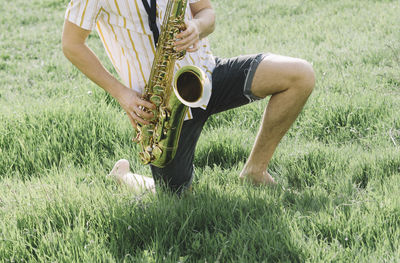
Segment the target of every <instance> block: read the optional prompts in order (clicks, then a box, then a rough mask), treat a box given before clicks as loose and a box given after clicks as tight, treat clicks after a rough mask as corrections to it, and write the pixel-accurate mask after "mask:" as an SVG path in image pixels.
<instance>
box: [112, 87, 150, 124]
mask: <svg viewBox="0 0 400 263" xmlns="http://www.w3.org/2000/svg"><path fill="white" fill-rule="evenodd" d="M115 98H116V99H117V101H118V102H119V104H120V105H121V107H122V108H123V109H124V110H125V112H126V114H127V115H128V118H129V121H130V122H131V124H132V126H133V128H135V129H136V128H137V123H141V124H149V123H150V122H149V120H151V119H152V118H153V117H154V115H153V113H152V112H151V110H154V109H156V106H155V105H154V104H152V103H150V102H148V101H146V100H144V99H142V96H141V94H140V93H139V92H137V91H134V90H133V89H130V88H127V87H125V86H123V87H121V88H120V89H119V92H118V94H117V95H116V96H115Z"/></svg>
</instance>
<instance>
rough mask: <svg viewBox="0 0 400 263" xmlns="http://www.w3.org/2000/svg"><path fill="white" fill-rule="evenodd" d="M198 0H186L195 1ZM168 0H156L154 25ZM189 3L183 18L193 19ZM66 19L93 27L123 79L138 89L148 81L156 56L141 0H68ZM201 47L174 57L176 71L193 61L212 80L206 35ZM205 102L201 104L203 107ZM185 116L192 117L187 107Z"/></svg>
mask: <svg viewBox="0 0 400 263" xmlns="http://www.w3.org/2000/svg"><path fill="white" fill-rule="evenodd" d="M197 1H199V0H189V3H194V2H197ZM167 2H168V0H158V1H157V26H158V27H159V29H160V23H162V21H163V16H164V11H165V9H166V5H167ZM192 18H193V17H192V13H191V11H190V7H189V5H188V6H187V10H186V13H185V19H187V20H190V19H192ZM65 19H66V20H68V21H70V22H72V23H74V24H75V25H77V26H79V27H81V28H83V29H86V30H93V29H94V28H96V30H97V32H98V34H99V36H100V38H101V41H102V42H103V45H104V48H105V50H106V52H107V55H108V57H109V59H110V60H111V62H112V64H113V66H114V68H115V69H116V71H117V72H118V74H119V76H120V78H121V79H122V82H123V83H124V84H125V85H126V86H127V87H130V88H132V89H134V90H136V91H138V92H140V93H143V90H144V87H145V85H146V84H147V81H148V78H149V76H150V71H151V67H152V61H153V59H154V56H155V45H154V38H153V34H152V31H151V30H150V26H149V21H148V14H147V12H146V10H145V8H144V6H143V3H142V1H140V0H71V1H70V3H69V5H68V8H67V11H66V14H65ZM199 47H200V49H199V50H198V51H196V52H193V53H189V52H188V53H187V54H186V56H185V57H184V58H183V59H182V60H179V61H177V63H176V65H175V71H176V70H177V69H179V68H181V67H182V66H185V65H196V66H198V67H200V68H201V69H203V70H204V71H205V72H206V75H207V76H208V77H209V79H210V80H211V73H212V71H213V70H214V67H215V60H214V57H213V55H212V53H211V51H210V46H209V43H208V40H207V39H206V38H204V39H202V40H200V43H199ZM206 107H207V105H206V104H205V105H203V107H202V108H203V109H205V108H206ZM187 118H189V119H191V112H190V110H189V111H188V116H187Z"/></svg>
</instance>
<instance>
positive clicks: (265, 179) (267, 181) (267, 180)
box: [239, 170, 276, 186]
mask: <svg viewBox="0 0 400 263" xmlns="http://www.w3.org/2000/svg"><path fill="white" fill-rule="evenodd" d="M239 179H240V180H241V181H242V182H244V181H248V182H250V183H252V184H253V185H255V186H261V185H276V182H275V180H274V178H272V176H271V175H270V174H269V173H268V172H267V171H265V172H263V173H261V174H257V173H250V172H247V171H244V170H243V171H242V172H241V173H240V175H239Z"/></svg>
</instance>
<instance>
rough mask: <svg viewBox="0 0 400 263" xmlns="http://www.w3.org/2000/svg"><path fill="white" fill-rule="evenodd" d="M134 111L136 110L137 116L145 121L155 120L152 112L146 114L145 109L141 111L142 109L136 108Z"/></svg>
mask: <svg viewBox="0 0 400 263" xmlns="http://www.w3.org/2000/svg"><path fill="white" fill-rule="evenodd" d="M134 109H135V112H136V115H138V116H140V117H142V118H144V119H147V120H149V119H151V118H153V116H154V115H153V113H152V112H146V111H144V110H143V109H141V108H140V107H134Z"/></svg>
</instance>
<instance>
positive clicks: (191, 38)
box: [175, 34, 199, 51]
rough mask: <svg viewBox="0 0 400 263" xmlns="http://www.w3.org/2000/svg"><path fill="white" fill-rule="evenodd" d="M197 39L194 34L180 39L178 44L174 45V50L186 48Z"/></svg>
mask: <svg viewBox="0 0 400 263" xmlns="http://www.w3.org/2000/svg"><path fill="white" fill-rule="evenodd" d="M198 41H199V40H198V39H197V38H196V35H194V34H193V35H191V36H189V37H188V38H186V39H185V40H184V41H182V42H181V43H180V44H179V45H177V46H176V48H175V49H176V51H181V50H187V49H188V48H189V47H191V46H193V45H194V44H195V43H197V42H198Z"/></svg>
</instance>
